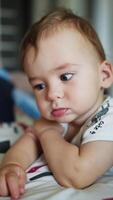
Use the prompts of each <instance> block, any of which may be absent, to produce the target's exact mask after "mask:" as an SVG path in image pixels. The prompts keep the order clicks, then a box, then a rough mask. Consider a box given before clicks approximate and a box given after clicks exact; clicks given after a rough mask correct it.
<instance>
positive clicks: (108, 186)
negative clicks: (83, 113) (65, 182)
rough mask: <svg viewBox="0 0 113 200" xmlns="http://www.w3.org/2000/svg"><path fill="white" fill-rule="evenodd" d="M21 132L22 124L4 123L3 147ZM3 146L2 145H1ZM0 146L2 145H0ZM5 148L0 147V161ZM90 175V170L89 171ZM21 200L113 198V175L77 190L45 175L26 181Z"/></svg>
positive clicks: (0, 135) (5, 199)
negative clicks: (62, 185)
mask: <svg viewBox="0 0 113 200" xmlns="http://www.w3.org/2000/svg"><path fill="white" fill-rule="evenodd" d="M22 134H23V128H22V126H20V125H18V124H13V125H10V126H7V125H4V126H3V127H1V129H0V143H1V144H2V142H7V145H8V144H9V145H8V146H7V145H5V148H6V149H7V148H10V145H12V144H13V143H14V142H15V141H16V140H17V139H18V138H19V137H20V136H21V135H22ZM3 146H4V145H3ZM1 147H2V146H1ZM6 149H2V148H1V149H0V162H1V160H2V157H3V156H4V154H5V151H6ZM89 175H90V172H89ZM10 199H11V198H10V197H0V200H10ZM20 199H21V200H63V199H64V200H113V176H112V177H111V176H109V175H106V176H103V177H101V178H99V179H98V180H97V182H96V183H95V184H93V185H91V186H90V187H88V188H86V189H83V190H78V189H74V188H64V187H61V186H60V185H59V184H58V183H57V182H56V181H55V179H54V178H53V176H52V175H51V176H45V177H40V178H38V179H35V180H33V181H31V182H29V181H28V183H26V187H25V194H24V195H23V196H22V197H21V198H20Z"/></svg>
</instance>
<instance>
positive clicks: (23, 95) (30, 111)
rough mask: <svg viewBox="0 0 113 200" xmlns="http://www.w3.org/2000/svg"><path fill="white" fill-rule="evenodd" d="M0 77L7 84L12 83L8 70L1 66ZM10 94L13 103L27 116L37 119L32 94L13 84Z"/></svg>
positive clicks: (36, 110)
mask: <svg viewBox="0 0 113 200" xmlns="http://www.w3.org/2000/svg"><path fill="white" fill-rule="evenodd" d="M0 78H1V79H4V80H5V81H6V82H7V83H9V85H10V84H12V85H13V83H12V80H11V76H10V74H9V72H7V70H5V69H3V68H0ZM7 90H8V88H7ZM11 96H12V101H14V105H15V106H17V107H18V108H19V109H21V110H22V111H23V112H25V113H26V114H27V115H28V116H30V117H31V118H33V119H37V118H39V117H40V112H39V110H38V107H37V104H36V102H35V99H34V97H33V96H32V95H30V94H29V93H27V92H24V91H22V90H21V89H18V88H16V87H15V86H14V85H13V89H12V91H11ZM1 97H2V96H1ZM0 106H1V105H0ZM2 106H3V105H2Z"/></svg>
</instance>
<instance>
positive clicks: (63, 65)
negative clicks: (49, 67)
mask: <svg viewBox="0 0 113 200" xmlns="http://www.w3.org/2000/svg"><path fill="white" fill-rule="evenodd" d="M78 65H79V64H75V63H64V64H62V65H59V66H57V67H56V68H55V70H56V71H57V70H63V69H66V68H68V67H71V66H78Z"/></svg>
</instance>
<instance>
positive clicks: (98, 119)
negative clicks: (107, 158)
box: [87, 100, 110, 134]
mask: <svg viewBox="0 0 113 200" xmlns="http://www.w3.org/2000/svg"><path fill="white" fill-rule="evenodd" d="M109 108H110V104H109V101H108V100H107V101H106V102H105V103H104V104H103V105H102V106H101V109H100V111H99V112H98V113H96V115H95V116H94V117H93V118H92V119H91V121H90V123H89V124H88V125H87V127H88V128H89V127H91V126H93V127H94V128H93V130H91V131H90V133H91V134H95V133H96V132H97V130H98V129H100V128H102V127H103V125H104V120H102V117H103V116H104V115H106V114H107V113H108V111H109Z"/></svg>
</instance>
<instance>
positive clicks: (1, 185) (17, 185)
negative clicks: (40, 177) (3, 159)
mask: <svg viewBox="0 0 113 200" xmlns="http://www.w3.org/2000/svg"><path fill="white" fill-rule="evenodd" d="M25 182H26V173H25V171H24V169H23V168H22V167H21V166H19V165H18V164H16V163H15V164H14V163H9V164H6V165H5V166H3V167H2V168H1V169H0V196H8V195H10V196H11V198H12V199H15V200H16V199H18V198H19V197H20V195H21V194H23V193H24V187H25Z"/></svg>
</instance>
